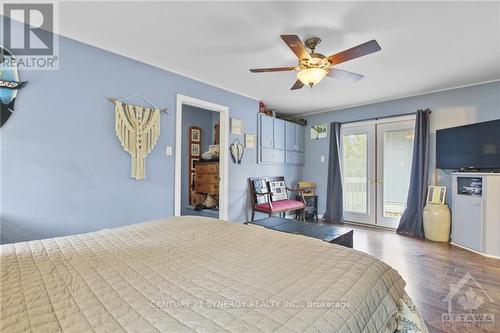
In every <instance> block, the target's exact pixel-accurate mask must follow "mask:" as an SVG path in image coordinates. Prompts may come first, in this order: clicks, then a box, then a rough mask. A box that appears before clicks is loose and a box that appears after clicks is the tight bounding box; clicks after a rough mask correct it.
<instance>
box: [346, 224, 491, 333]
mask: <svg viewBox="0 0 500 333" xmlns="http://www.w3.org/2000/svg"><path fill="white" fill-rule="evenodd" d="M349 227H351V228H353V229H354V248H355V249H357V250H360V251H363V252H366V253H368V254H371V255H373V256H375V257H377V258H379V259H380V260H382V261H384V262H386V263H387V264H389V265H391V266H392V267H394V268H395V269H396V270H397V271H398V272H399V274H400V275H401V276H402V277H403V278H404V279H405V281H406V283H407V286H406V291H407V293H408V294H409V295H410V297H411V298H412V299H413V301H414V302H415V305H416V306H417V308H418V310H419V312H420V314H421V315H422V316H423V317H424V320H425V321H426V323H427V327H428V328H429V331H430V332H500V260H499V259H492V258H487V257H484V256H481V255H479V254H476V253H473V252H470V251H467V250H464V249H461V248H459V247H456V246H453V245H450V244H443V243H434V242H430V241H420V240H416V239H412V238H408V237H403V236H400V235H398V234H396V233H395V232H393V231H388V230H380V229H374V228H368V227H359V226H352V225H349ZM467 272H468V273H470V274H471V275H472V276H473V278H474V279H475V280H476V281H477V282H478V284H479V285H480V287H479V286H477V285H476V284H475V283H473V281H472V280H470V281H468V283H467V284H466V285H465V288H467V290H468V289H469V288H472V291H473V292H474V293H475V295H476V296H478V297H480V298H476V300H479V303H476V305H477V304H481V302H483V301H484V303H483V304H482V305H480V306H479V308H478V309H477V310H472V313H484V314H494V317H495V321H496V325H495V327H491V326H489V327H488V326H483V327H476V326H472V327H459V326H458V325H453V326H448V327H446V326H443V322H442V320H441V316H442V314H446V313H447V312H448V303H447V302H445V301H443V299H444V298H445V297H446V295H447V294H448V292H449V291H450V283H452V284H456V283H457V282H458V281H459V280H460V279H461V278H462V277H463V276H464V275H465V274H466V273H467ZM480 288H483V289H484V291H485V292H486V293H487V295H484V293H483V292H482V291H481V290H480ZM472 295H473V296H474V294H472ZM488 296H489V297H490V298H491V299H492V300H493V302H492V301H491V299H488ZM453 306H454V308H453V310H452V313H469V311H464V310H463V309H462V308H461V307H460V305H457V304H456V303H454V304H453ZM455 309H456V310H455Z"/></svg>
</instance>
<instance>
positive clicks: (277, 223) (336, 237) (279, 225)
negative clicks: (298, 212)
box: [245, 216, 354, 248]
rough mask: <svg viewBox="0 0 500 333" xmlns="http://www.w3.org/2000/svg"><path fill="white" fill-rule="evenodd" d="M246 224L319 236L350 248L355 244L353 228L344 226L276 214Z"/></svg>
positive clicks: (308, 235)
mask: <svg viewBox="0 0 500 333" xmlns="http://www.w3.org/2000/svg"><path fill="white" fill-rule="evenodd" d="M245 224H255V225H259V226H261V227H265V228H268V229H272V230H276V231H282V232H288V233H291V234H296V235H303V236H307V237H313V238H318V239H321V240H324V241H325V242H329V243H333V244H338V245H343V246H346V247H350V248H352V246H353V241H352V237H353V233H354V232H353V230H352V229H348V228H344V227H337V226H334V225H332V224H318V223H311V222H303V221H299V220H291V219H285V218H282V217H275V216H272V217H268V218H265V219H262V220H257V221H252V222H246V223H245Z"/></svg>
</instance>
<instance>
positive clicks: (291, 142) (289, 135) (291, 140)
mask: <svg viewBox="0 0 500 333" xmlns="http://www.w3.org/2000/svg"><path fill="white" fill-rule="evenodd" d="M295 127H296V126H295V124H294V123H291V122H289V121H287V122H286V123H285V143H286V150H288V151H294V150H295V147H296V145H297V142H296V136H295Z"/></svg>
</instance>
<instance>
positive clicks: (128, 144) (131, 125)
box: [109, 95, 165, 180]
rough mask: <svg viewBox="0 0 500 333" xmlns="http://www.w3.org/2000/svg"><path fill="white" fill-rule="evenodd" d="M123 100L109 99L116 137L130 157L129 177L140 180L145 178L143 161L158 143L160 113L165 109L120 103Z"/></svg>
mask: <svg viewBox="0 0 500 333" xmlns="http://www.w3.org/2000/svg"><path fill="white" fill-rule="evenodd" d="M135 96H136V95H134V96H131V97H127V98H125V99H129V98H132V97H135ZM141 97H143V98H144V99H145V100H147V99H146V98H145V97H144V96H142V95H141ZM123 100H124V99H121V100H116V99H113V98H109V101H111V102H112V103H114V104H115V131H116V136H117V137H118V139H119V140H120V142H121V144H122V146H123V149H124V150H125V151H126V152H128V153H129V154H130V155H131V175H130V176H131V177H132V178H135V179H137V180H141V179H144V178H146V170H145V159H146V156H147V155H148V154H149V153H150V152H151V150H152V149H153V148H154V146H155V145H156V142H157V141H158V138H159V136H160V112H161V111H165V109H163V110H160V109H158V108H156V107H154V106H153V107H149V108H148V107H142V106H138V105H132V104H126V103H123V102H122V101H123ZM148 102H149V101H148ZM149 103H150V102H149ZM150 104H151V103H150Z"/></svg>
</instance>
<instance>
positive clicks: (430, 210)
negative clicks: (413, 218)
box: [424, 203, 451, 242]
mask: <svg viewBox="0 0 500 333" xmlns="http://www.w3.org/2000/svg"><path fill="white" fill-rule="evenodd" d="M450 229H451V214H450V209H449V208H448V205H441V204H432V203H428V204H427V205H425V207H424V232H425V238H427V239H428V240H431V241H434V242H448V241H449V240H450Z"/></svg>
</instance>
